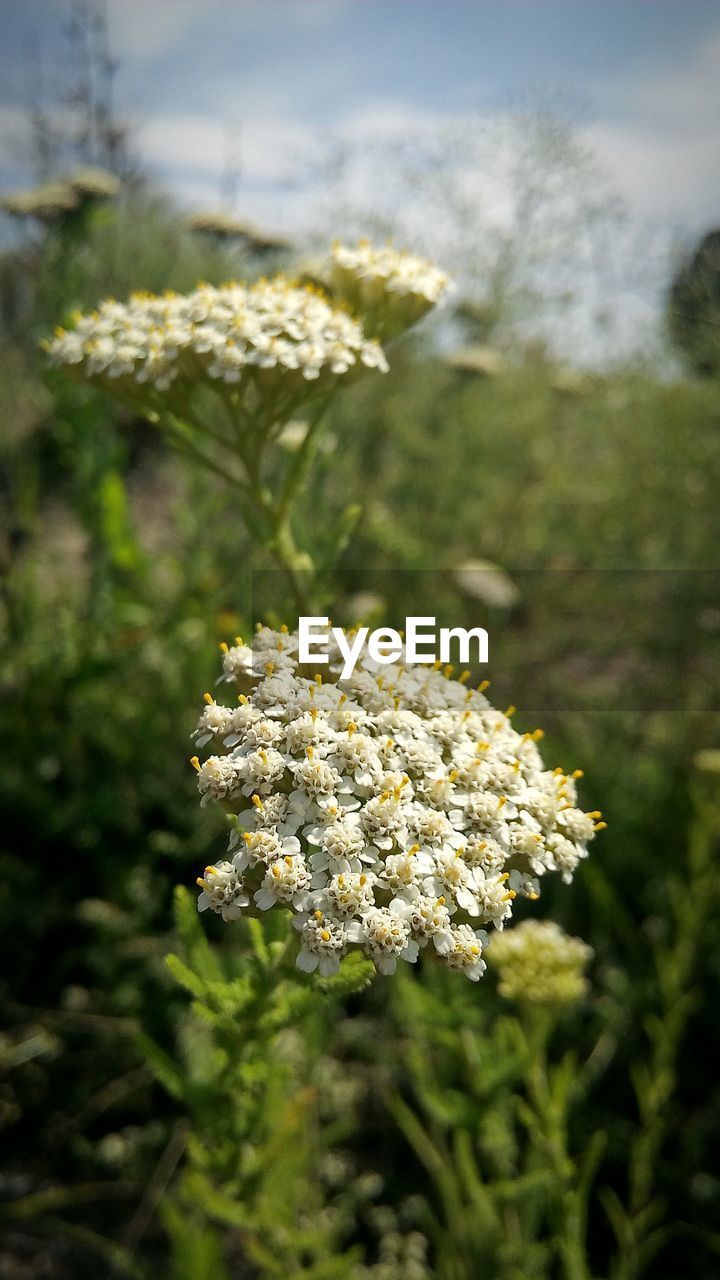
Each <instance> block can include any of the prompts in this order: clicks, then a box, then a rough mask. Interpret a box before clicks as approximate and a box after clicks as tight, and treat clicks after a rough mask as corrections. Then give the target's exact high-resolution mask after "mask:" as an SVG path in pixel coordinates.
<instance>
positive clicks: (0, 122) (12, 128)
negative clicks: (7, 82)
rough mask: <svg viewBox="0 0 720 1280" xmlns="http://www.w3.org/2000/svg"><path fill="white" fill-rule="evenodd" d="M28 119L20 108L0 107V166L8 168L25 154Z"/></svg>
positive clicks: (19, 160)
mask: <svg viewBox="0 0 720 1280" xmlns="http://www.w3.org/2000/svg"><path fill="white" fill-rule="evenodd" d="M27 139H28V118H27V112H26V111H24V110H23V109H22V107H13V106H0V164H1V165H6V166H7V167H8V168H10V167H12V166H14V165H17V164H18V163H19V162H21V161H22V160H23V159H24V158H25V157H26V153H27Z"/></svg>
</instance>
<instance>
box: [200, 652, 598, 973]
mask: <svg viewBox="0 0 720 1280" xmlns="http://www.w3.org/2000/svg"><path fill="white" fill-rule="evenodd" d="M335 645H336V642H335V640H334V639H333V640H332V641H331V642H330V647H329V663H328V665H327V666H325V667H324V675H323V676H322V677H321V676H320V675H318V674H315V673H314V672H313V671H312V670H310V669H308V668H306V667H303V666H302V665H301V664H300V662H299V660H298V640H297V636H295V635H292V634H289V633H288V631H287V629H284V630H283V629H281V630H280V631H274V630H271V629H270V628H268V627H261V628H259V629H258V632H257V634H256V636H255V641H254V644H253V646H252V647H250V646H245V645H243V644H242V642H241V641H238V643H237V644H236V645H235V646H234V647H233V648H228V646H223V649H224V653H223V675H222V677H221V682H220V687H221V688H223V689H225V690H228V689H229V688H232V687H233V686H234V688H235V691H236V694H237V701H236V703H235V705H234V706H226V705H224V704H222V703H218V702H216V701H215V700H214V698H213V697H212V696H211V695H210V694H206V695H205V701H206V706H205V708H204V710H203V712H202V715H201V717H200V721H199V724H198V728H197V730H196V741H197V742H198V744H203V745H206V746H208V748H209V751H210V754H209V755H208V756H207V757H206V758H205V760H204V762H201V761H200V759H199V757H197V756H195V757H193V764H194V766H195V768H196V770H197V775H198V789H199V791H200V794H201V797H202V802H203V803H204V804H207V803H211V802H214V803H217V804H219V805H221V806H222V808H223V809H224V810H225V811H226V813H227V814H228V817H229V819H230V823H231V826H232V833H231V836H230V842H229V848H228V861H226V862H222V863H219V864H218V865H217V866H216V867H215V868H214V869H213V868H209V869H206V871H205V875H204V877H202V878H201V880H200V882H199V883H200V887H201V889H202V893H201V895H200V903H199V905H200V907H201V909H206V908H210V909H212V910H213V911H215V912H217V913H218V914H220V915H222V916H223V918H224V919H226V920H232V919H237V918H239V917H240V916H241V915H243V914H248V913H250V914H257V913H258V912H262V911H266V910H271V909H272V908H274V907H277V908H281V909H283V910H287V911H290V912H291V913H292V915H293V917H294V921H293V923H294V925H295V927H296V929H297V932H298V934H299V941H298V955H297V964H298V967H299V968H301V969H303V970H306V971H307V972H312V971H314V970H317V971H318V972H319V973H320V974H321V975H323V976H326V975H329V974H332V973H334V972H336V971H337V969H338V967H339V964H340V961H341V960H342V957H343V956H344V955H345V954H346V953H347V952H348V951H349V950H350V949H353V948H354V949H360V950H361V951H362V952H363V953H364V954H365V955H366V956H367V957H369V958H370V959H371V960H372V961H373V962H374V964H375V966H376V968H377V970H378V971H379V972H381V973H392V972H393V971H394V970H395V968H396V966H397V963H398V961H399V960H404V961H407V962H409V963H413V962H414V961H415V960H416V959H417V957H418V955H419V954H420V953H421V952H424V953H425V954H426V955H427V956H432V957H434V958H435V959H436V960H437V961H438V962H439V963H441V964H445V965H447V966H448V968H450V969H453V970H455V971H457V972H458V973H464V974H465V975H466V976H467V977H468V978H470V979H471V981H477V980H478V979H479V978H480V976H481V975H482V973H483V971H484V969H485V960H484V958H483V954H484V950H485V947H486V945H487V937H488V935H487V932H486V930H487V929H492V930H494V931H499V930H502V929H503V927H504V925H505V924H507V923H508V921H509V920H510V918H511V915H512V909H513V902H514V901H515V899H516V897H517V896H518V894H520V895H523V896H525V897H527V898H530V899H535V898H537V896H538V894H539V886H540V880H541V879H542V877H543V876H544V875H546V874H547V873H548V872H553V871H557V872H559V873H560V874H561V875H562V877H563V879H565V880H570V879H571V878H572V874H573V872H574V870H575V868H576V866H577V864H578V862H579V861H580V860H581V859H582V858H584V857H585V856H586V854H587V847H588V843H589V841H590V840H592V839H593V837H594V835H595V832H596V831H597V830H599V829H601V828H602V827H603V826H604V823H601V822H598V821H597V819H598V818H599V817H600V815H599V813H597V812H593V813H585V812H584V811H583V810H582V809H580V808H578V807H577V793H576V781H577V778H578V777H579V776H580V774H579V772H576V773H574V774H567V773H565V772H564V771H563V770H562V769H554V770H552V771H550V770H547V769H545V767H544V766H543V762H542V760H541V757H540V753H539V751H538V747H537V742H538V740H539V739H540V737H542V733H541V731H540V730H536V731H535V732H534V733H519V732H517V731H516V730H515V729H514V728H513V726H512V722H511V710H512V709H508V713H502V712H499V711H497V710H495V708H493V707H492V705H491V704H490V702H489V701H488V699H487V698H486V696H485V694H484V692H482V691H481V690H474V689H469V688H467V687H466V685H465V683H464V680H463V678H461V679H460V680H453V679H452V678H451V669H449V668H445V669H441V668H440V667H439V666H438V665H437V664H436V665H435V666H434V667H432V668H429V667H426V666H417V665H416V666H409V665H407V664H405V662H404V661H402V660H399V661H398V662H397V663H395V664H392V665H385V666H383V668H382V674H381V675H378V668H377V666H376V664H374V663H373V662H372V660H371V659H370V658H369V657H368V656H367V655H364V656H362V655H361V657H360V658H359V661H358V664H357V666H356V668H355V670H354V671H353V673H352V675H350V676H348V677H346V678H343V677H342V676H341V672H342V669H343V663H344V660H343V658H342V655H341V653H340V651H339V649H338V648H336V647H335ZM534 927H535V928H536V929H537V930H538V931H539V933H538V935H537V936H538V946H537V961H538V964H539V965H540V966H541V967H540V968H539V969H538V973H539V974H541V975H543V976H542V978H540V977H538V979H537V983H538V984H540V985H539V986H538V988H537V989H542V990H545V989H546V988H547V989H553V988H552V983H551V981H550V976H549V975H550V974H551V972H552V974H554V973H556V972H557V964H556V968H555V969H552V970H551V966H550V960H551V959H552V960H553V961H554V962H555V961H556V960H557V957H558V955H559V956H560V957H561V958H562V956H564V957H565V961H566V963H565V968H564V969H563V983H564V987H563V989H565V990H567V989H568V985H569V984H570V977H569V975H570V974H575V978H574V981H575V985H576V986H577V984H578V981H580V985H582V982H581V980H580V979H579V978H578V977H577V974H578V973H579V972H581V969H582V963H580V964H578V959H577V957H578V955H579V954H580V953H579V952H578V950H577V948H578V947H580V948H581V949H583V955H584V950H585V949H584V948H583V944H579V943H577V944H576V943H574V942H573V940H572V939H570V940H565V939H564V935H561V934H560V933H559V931H555V932H553V930H554V926H552V928H550V927H549V926H546V925H544V924H543V925H537V926H534ZM528 928H529V926H527V925H524V926H521V930H523V931H524V932H521V931H518V932H519V934H520V937H519V946H520V952H521V953H523V948H524V953H526V954H527V953H529V952H530V950H532V946H533V943H532V939H533V937H534V935H533V934H532V932H528ZM557 936H560V938H561V939H563V940H564V941H563V945H564V950H563V947H562V946H561V947H559V946H558V944H557ZM524 938H527V942H526V943H523V939H524ZM493 948H497V942H494V943H493ZM573 948H575V949H574V950H573ZM496 954H497V956H498V958H499V957H500V956H502V954H503V952H502V951H501V950H500V949H498V950H497V952H496ZM506 954H512V950H511V952H510V953H507V952H506ZM543 965H545V968H543V967H542V966H543ZM543 984H544V985H543ZM556 985H557V984H556ZM560 985H561V987H562V984H560ZM558 989H559V988H558Z"/></svg>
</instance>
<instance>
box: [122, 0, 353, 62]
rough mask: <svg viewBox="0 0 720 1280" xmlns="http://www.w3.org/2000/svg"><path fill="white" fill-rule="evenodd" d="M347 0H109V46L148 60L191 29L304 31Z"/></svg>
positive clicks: (326, 18)
mask: <svg viewBox="0 0 720 1280" xmlns="http://www.w3.org/2000/svg"><path fill="white" fill-rule="evenodd" d="M352 3H353V0H234V3H233V4H231V3H230V0H109V4H108V14H109V21H110V32H111V38H112V44H113V49H114V50H115V52H116V53H117V54H118V55H119V56H120V57H132V58H136V59H138V61H140V60H142V61H148V60H151V59H152V58H154V57H156V56H157V55H158V54H165V53H169V52H172V51H173V50H175V49H177V48H178V47H179V46H180V45H182V44H183V43H184V41H185V40H186V39H187V37H188V34H189V33H190V32H192V30H193V28H194V27H203V28H208V27H210V26H212V25H213V24H215V25H216V27H217V28H218V29H220V30H223V31H230V30H237V31H238V32H241V33H243V34H246V35H247V34H250V33H251V32H253V31H265V32H271V31H272V27H273V25H274V24H277V23H282V25H283V26H284V27H285V28H290V29H293V30H298V31H302V30H306V29H310V30H312V29H313V28H316V27H321V26H324V25H326V24H328V23H331V22H333V21H335V20H336V19H337V18H338V16H339V15H340V14H341V13H342V12H343V11H344V10H346V9H347V8H349V6H350V4H352Z"/></svg>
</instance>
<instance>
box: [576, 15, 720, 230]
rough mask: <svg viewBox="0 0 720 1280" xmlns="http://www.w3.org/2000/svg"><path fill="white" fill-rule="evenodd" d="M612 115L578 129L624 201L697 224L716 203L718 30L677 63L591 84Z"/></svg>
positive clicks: (719, 185) (719, 179)
mask: <svg viewBox="0 0 720 1280" xmlns="http://www.w3.org/2000/svg"><path fill="white" fill-rule="evenodd" d="M597 92H598V96H600V94H602V97H603V98H604V99H605V100H606V101H608V100H609V101H611V102H612V107H613V111H612V115H611V116H608V117H607V118H606V119H603V118H602V117H600V118H599V119H598V120H596V122H595V123H594V124H591V125H589V126H587V127H586V128H585V129H584V130H583V136H584V138H585V140H586V141H587V143H588V145H590V146H591V147H593V148H595V150H596V151H597V152H598V155H599V156H600V157H601V159H603V160H604V161H605V163H606V164H607V165H608V167H609V169H610V171H611V172H612V173H613V175H614V176H615V178H616V179H617V182H618V185H619V187H620V189H621V190H622V192H623V194H624V195H625V197H626V198H627V200H628V201H629V203H630V204H631V206H632V208H633V209H634V210H635V211H637V212H639V213H641V214H642V215H648V216H652V217H654V218H660V219H663V218H664V219H668V218H669V219H672V220H673V221H675V222H683V223H686V224H687V223H688V222H692V223H694V224H697V223H698V222H702V221H703V220H704V219H707V218H709V217H712V216H715V217H717V211H718V208H719V207H720V135H719V134H718V131H717V123H716V122H717V119H718V115H720V32H718V34H717V35H716V36H714V37H713V38H711V39H709V40H708V39H706V40H705V41H703V42H702V43H701V44H700V45H698V46H697V47H696V48H695V49H693V50H692V52H691V54H690V55H689V56H688V57H687V58H686V59H685V61H684V62H683V63H680V64H678V63H677V62H675V61H673V62H672V63H671V64H669V65H666V66H665V67H660V68H658V67H657V66H654V67H653V68H652V69H650V68H648V69H647V71H646V72H645V73H644V74H642V73H641V74H637V73H635V74H633V76H632V77H631V78H628V79H625V80H623V81H622V82H619V83H617V84H615V85H611V86H608V85H607V84H605V85H603V86H598V87H597Z"/></svg>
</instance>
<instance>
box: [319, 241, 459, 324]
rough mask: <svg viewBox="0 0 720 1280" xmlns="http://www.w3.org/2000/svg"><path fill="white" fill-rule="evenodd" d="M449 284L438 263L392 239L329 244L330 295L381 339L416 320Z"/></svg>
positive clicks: (441, 294) (433, 304)
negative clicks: (399, 246)
mask: <svg viewBox="0 0 720 1280" xmlns="http://www.w3.org/2000/svg"><path fill="white" fill-rule="evenodd" d="M449 289H450V279H449V277H448V276H447V275H446V274H445V272H444V271H441V270H440V268H439V267H436V266H435V265H434V264H433V263H432V262H427V261H426V260H425V259H424V258H419V257H416V255H415V254H412V253H401V252H399V251H398V250H397V249H394V248H393V247H392V245H384V246H382V247H381V248H375V247H374V246H373V245H371V244H370V242H369V241H368V240H360V241H359V242H358V244H357V245H343V244H339V243H336V244H335V245H333V249H332V274H331V290H332V293H333V296H334V297H338V298H342V299H343V300H344V301H345V302H347V304H348V306H349V307H350V310H351V311H352V312H353V315H357V316H358V317H359V318H360V319H361V320H362V323H363V327H364V329H365V331H366V332H367V333H371V334H373V335H375V336H376V337H378V338H381V339H382V340H383V341H384V340H386V339H387V338H391V337H394V336H396V335H397V334H398V333H402V332H403V330H405V329H408V328H409V327H410V325H413V324H415V323H416V322H417V321H418V320H420V319H421V318H422V316H424V315H425V314H426V312H428V311H430V309H431V308H432V307H434V306H436V305H437V303H439V302H441V301H442V299H443V298H444V296H445V295H446V293H447V292H448V290H449Z"/></svg>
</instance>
